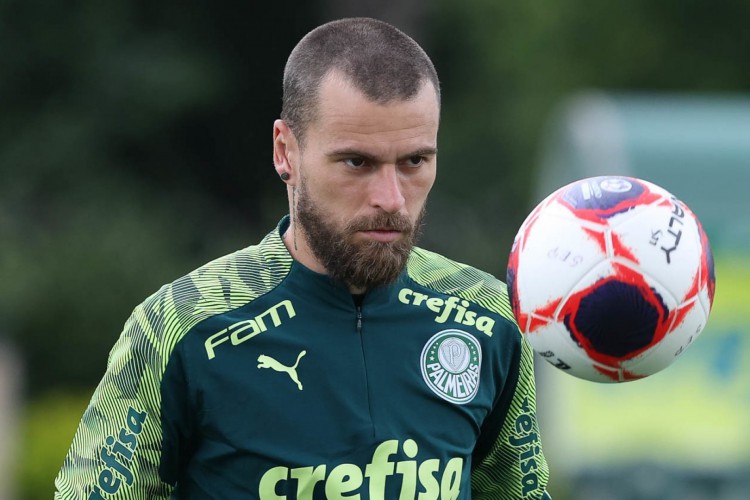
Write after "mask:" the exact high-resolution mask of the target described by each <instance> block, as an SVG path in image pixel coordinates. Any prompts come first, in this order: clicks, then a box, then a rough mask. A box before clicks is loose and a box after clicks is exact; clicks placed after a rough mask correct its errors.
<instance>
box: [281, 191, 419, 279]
mask: <svg viewBox="0 0 750 500" xmlns="http://www.w3.org/2000/svg"><path fill="white" fill-rule="evenodd" d="M425 212H426V210H425V206H423V207H422V209H421V210H420V213H419V215H418V217H417V220H416V221H415V222H414V223H413V224H412V222H411V221H410V220H409V218H408V217H405V216H403V215H401V214H389V213H386V212H380V213H379V214H377V215H375V216H372V217H358V218H356V219H354V220H352V221H350V222H349V223H348V224H347V225H346V226H345V227H344V228H342V229H339V228H337V227H336V226H335V225H334V223H333V222H331V221H332V220H333V217H331V216H329V215H328V214H325V213H323V211H322V210H321V209H320V208H319V207H318V206H317V205H316V204H315V202H313V200H312V198H311V196H310V195H309V193H308V192H307V190H306V189H305V187H304V184H301V185H300V186H299V188H298V192H297V205H296V211H295V217H296V221H297V223H298V224H299V226H300V228H301V229H302V231H304V233H305V236H306V238H307V242H308V244H309V245H310V249H311V250H312V252H313V255H314V256H315V257H316V258H317V259H318V260H319V261H320V262H321V264H323V266H325V268H326V270H327V271H328V275H329V276H330V277H331V278H332V279H333V280H335V281H338V282H341V283H344V284H346V285H349V286H351V287H355V288H360V289H369V288H373V287H376V286H381V285H387V284H390V283H393V282H395V281H396V279H397V278H398V276H399V274H401V271H403V270H404V268H405V267H406V262H407V260H408V259H409V254H410V253H411V250H412V248H413V247H414V244H415V243H416V241H417V239H418V238H419V236H420V235H421V232H422V225H423V221H424V216H425ZM382 228H388V229H391V230H397V231H400V232H401V238H400V239H398V240H396V241H393V242H383V241H373V240H366V241H361V242H358V241H355V235H356V233H357V232H359V231H366V230H372V229H382Z"/></svg>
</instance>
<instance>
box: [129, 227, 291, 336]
mask: <svg viewBox="0 0 750 500" xmlns="http://www.w3.org/2000/svg"><path fill="white" fill-rule="evenodd" d="M291 265H292V258H291V256H290V255H289V253H288V251H287V250H286V247H285V246H284V244H283V242H282V241H281V238H280V237H279V235H278V232H277V230H274V231H272V232H271V233H269V234H268V235H267V236H266V237H265V238H263V240H262V241H261V242H260V243H258V244H257V245H252V246H249V247H246V248H243V249H241V250H238V251H236V252H233V253H231V254H229V255H225V256H223V257H220V258H218V259H215V260H213V261H211V262H208V263H207V264H205V265H203V266H201V267H199V268H197V269H195V270H194V271H192V272H190V273H188V274H186V275H185V276H182V277H180V278H178V279H176V280H174V281H173V282H171V283H168V284H166V285H164V286H162V287H161V288H160V289H159V290H158V291H157V292H155V293H154V294H152V295H151V296H149V297H148V298H147V299H146V300H145V301H144V302H142V303H141V304H140V305H139V306H138V307H136V308H135V310H134V311H133V314H132V315H131V318H130V320H129V323H130V328H129V329H130V330H131V331H133V330H134V331H138V332H139V333H141V334H145V336H146V337H147V338H150V339H151V341H152V342H154V341H155V343H156V344H158V345H160V346H161V349H162V350H165V351H170V350H171V349H172V347H174V346H175V345H176V344H177V342H179V340H180V339H181V338H182V337H183V336H184V335H185V334H186V333H187V332H188V331H190V330H191V329H192V328H193V327H194V326H195V325H197V324H198V323H200V322H202V321H204V320H206V319H208V318H211V317H214V316H217V315H221V314H224V313H227V312H229V311H232V310H234V309H237V308H239V307H242V306H244V305H246V304H248V303H249V302H252V301H253V300H255V299H257V298H258V297H261V296H263V295H265V294H266V293H268V292H270V291H271V290H273V289H274V288H276V287H277V286H278V285H279V284H280V283H281V282H282V281H283V280H284V278H285V277H286V275H287V274H288V272H289V269H290V268H291Z"/></svg>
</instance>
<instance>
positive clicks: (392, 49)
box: [281, 17, 440, 145]
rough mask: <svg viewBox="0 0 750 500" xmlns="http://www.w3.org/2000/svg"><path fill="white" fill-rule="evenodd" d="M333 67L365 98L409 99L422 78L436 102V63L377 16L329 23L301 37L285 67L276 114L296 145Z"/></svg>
mask: <svg viewBox="0 0 750 500" xmlns="http://www.w3.org/2000/svg"><path fill="white" fill-rule="evenodd" d="M332 70H336V71H340V72H341V73H342V74H343V75H344V76H345V77H346V78H347V79H348V80H349V81H350V82H351V83H352V84H353V85H354V87H355V88H356V89H358V90H359V91H361V92H362V93H363V94H364V95H365V96H367V98H368V99H370V100H372V102H376V103H380V104H387V103H389V102H392V101H394V100H408V99H410V98H412V97H414V96H416V95H417V93H418V92H419V91H420V90H421V88H422V85H424V83H425V82H431V83H432V85H433V86H434V88H435V92H436V94H437V98H438V106H439V105H440V84H439V82H438V77H437V72H436V71H435V67H434V66H433V64H432V61H431V60H430V58H429V56H428V55H427V53H426V52H425V51H424V50H423V49H422V47H420V46H419V44H418V43H417V42H415V41H414V40H413V39H412V38H411V37H409V36H408V35H406V34H405V33H403V32H402V31H401V30H399V29H398V28H396V27H394V26H392V25H390V24H388V23H386V22H383V21H379V20H377V19H371V18H365V17H355V18H346V19H339V20H337V21H331V22H328V23H326V24H323V25H321V26H318V27H317V28H315V29H314V30H312V31H311V32H309V33H308V34H307V35H305V36H304V37H303V38H302V39H301V40H300V41H299V43H298V44H297V46H296V47H295V48H294V49H293V50H292V52H291V54H290V55H289V59H288V60H287V63H286V67H285V68H284V81H283V96H282V107H281V118H282V119H283V120H284V121H285V122H286V124H287V125H288V126H289V128H290V129H291V130H292V132H293V133H294V134H295V136H296V137H297V140H298V141H299V143H300V145H302V144H303V142H304V135H305V132H306V130H307V127H308V126H309V125H310V123H312V122H313V121H314V120H315V119H316V117H317V103H318V93H319V90H320V86H321V82H322V81H323V79H324V77H325V76H326V75H328V73H329V72H331V71H332Z"/></svg>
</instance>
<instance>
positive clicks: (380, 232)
mask: <svg viewBox="0 0 750 500" xmlns="http://www.w3.org/2000/svg"><path fill="white" fill-rule="evenodd" d="M359 233H360V234H362V235H364V237H365V238H367V239H370V240H373V241H380V242H384V243H390V242H392V241H396V240H397V239H399V238H401V235H402V234H403V233H402V231H399V230H398V229H390V228H376V229H363V230H361V231H359Z"/></svg>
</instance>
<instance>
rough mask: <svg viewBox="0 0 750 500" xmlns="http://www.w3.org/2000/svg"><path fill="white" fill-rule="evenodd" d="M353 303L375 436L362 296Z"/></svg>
mask: <svg viewBox="0 0 750 500" xmlns="http://www.w3.org/2000/svg"><path fill="white" fill-rule="evenodd" d="M354 304H355V306H356V313H357V314H356V316H357V321H356V331H357V335H358V336H359V345H360V347H361V348H362V365H363V366H364V370H365V394H366V395H367V412H368V413H369V415H370V425H371V427H372V435H373V437H374V436H375V421H374V420H373V418H372V397H371V394H370V373H369V370H368V369H367V357H366V356H365V342H364V338H363V336H362V298H361V297H355V298H354Z"/></svg>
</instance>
